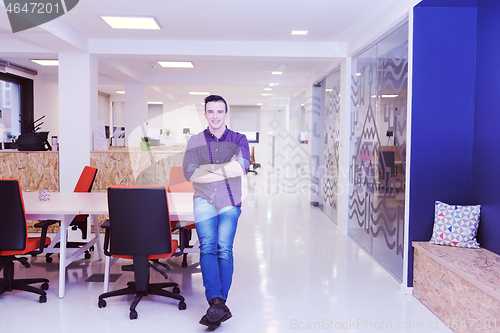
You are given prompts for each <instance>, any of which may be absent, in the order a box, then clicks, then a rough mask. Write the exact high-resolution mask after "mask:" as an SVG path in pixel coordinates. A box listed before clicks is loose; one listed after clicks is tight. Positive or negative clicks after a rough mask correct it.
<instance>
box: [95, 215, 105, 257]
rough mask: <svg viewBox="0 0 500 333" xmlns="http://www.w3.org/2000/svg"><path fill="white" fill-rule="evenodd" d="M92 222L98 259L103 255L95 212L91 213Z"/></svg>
mask: <svg viewBox="0 0 500 333" xmlns="http://www.w3.org/2000/svg"><path fill="white" fill-rule="evenodd" d="M92 222H93V223H94V233H95V238H97V239H96V241H97V242H96V243H97V244H96V246H97V255H98V256H99V260H102V257H103V248H102V244H101V236H100V232H99V219H98V218H97V214H93V215H92Z"/></svg>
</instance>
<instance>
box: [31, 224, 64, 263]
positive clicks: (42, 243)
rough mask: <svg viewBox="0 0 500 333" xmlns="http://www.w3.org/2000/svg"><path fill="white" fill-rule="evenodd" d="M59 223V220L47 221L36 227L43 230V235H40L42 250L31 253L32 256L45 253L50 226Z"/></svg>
mask: <svg viewBox="0 0 500 333" xmlns="http://www.w3.org/2000/svg"><path fill="white" fill-rule="evenodd" d="M57 222H59V221H57V220H45V221H39V222H38V223H36V224H35V225H34V227H35V228H42V233H41V235H40V248H39V249H38V250H35V251H33V252H31V254H32V255H38V254H41V253H43V249H44V248H45V240H46V239H47V230H48V228H49V226H51V225H52V224H54V223H57Z"/></svg>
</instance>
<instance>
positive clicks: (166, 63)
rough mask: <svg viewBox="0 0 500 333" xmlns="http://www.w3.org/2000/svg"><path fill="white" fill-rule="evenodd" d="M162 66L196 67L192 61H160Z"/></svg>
mask: <svg viewBox="0 0 500 333" xmlns="http://www.w3.org/2000/svg"><path fill="white" fill-rule="evenodd" d="M158 63H159V64H160V65H161V67H169V68H194V65H193V63H192V62H191V61H158Z"/></svg>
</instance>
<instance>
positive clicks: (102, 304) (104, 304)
mask: <svg viewBox="0 0 500 333" xmlns="http://www.w3.org/2000/svg"><path fill="white" fill-rule="evenodd" d="M97 306H98V307H99V309H100V308H105V307H106V301H105V300H103V299H100V300H99V302H97Z"/></svg>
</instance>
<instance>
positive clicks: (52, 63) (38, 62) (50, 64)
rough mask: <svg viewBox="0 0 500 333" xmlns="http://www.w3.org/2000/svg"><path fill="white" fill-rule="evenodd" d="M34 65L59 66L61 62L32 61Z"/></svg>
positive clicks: (47, 60)
mask: <svg viewBox="0 0 500 333" xmlns="http://www.w3.org/2000/svg"><path fill="white" fill-rule="evenodd" d="M31 61H33V62H34V63H37V64H39V65H42V66H59V60H57V59H56V60H49V59H31Z"/></svg>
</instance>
